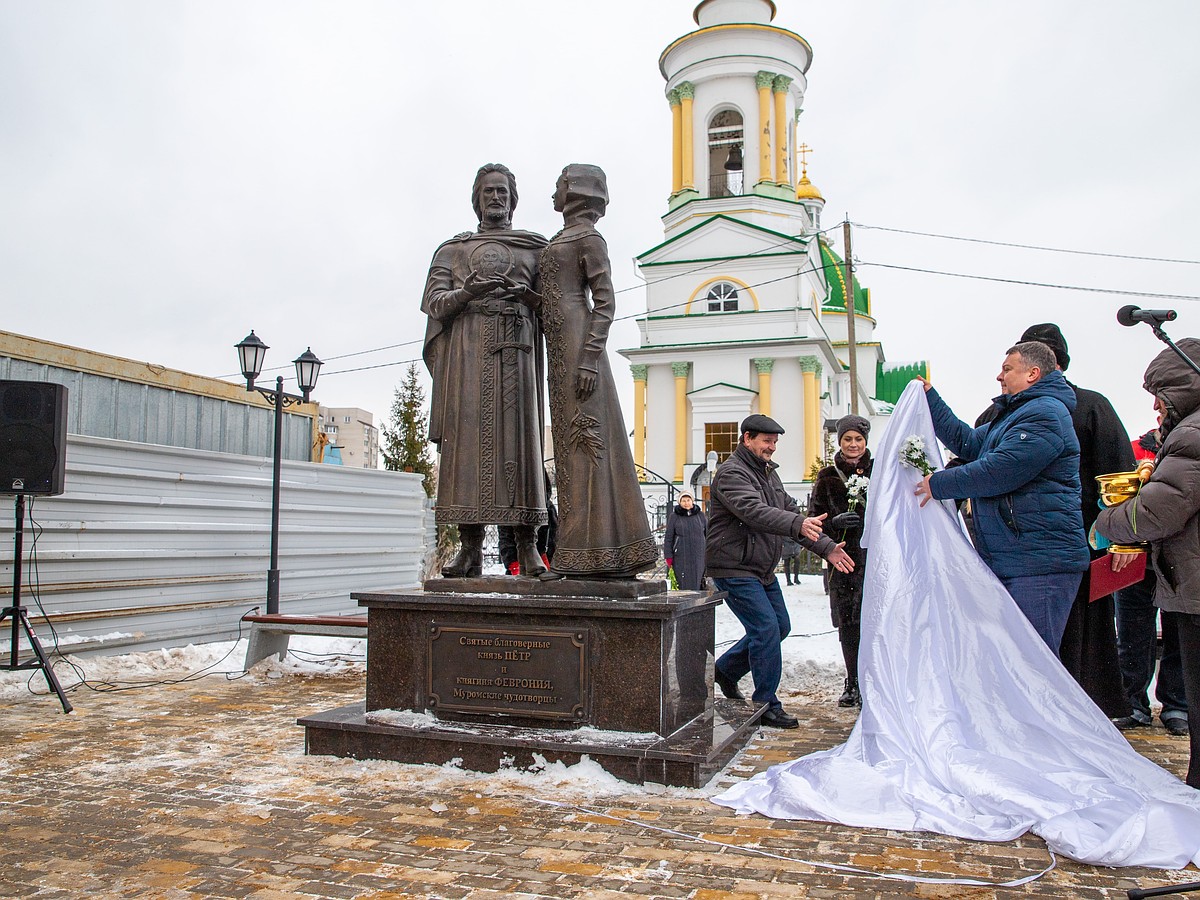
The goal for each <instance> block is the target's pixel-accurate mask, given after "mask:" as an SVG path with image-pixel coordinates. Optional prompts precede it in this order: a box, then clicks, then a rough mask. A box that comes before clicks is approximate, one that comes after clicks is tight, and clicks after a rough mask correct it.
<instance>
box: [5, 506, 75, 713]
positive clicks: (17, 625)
mask: <svg viewBox="0 0 1200 900" xmlns="http://www.w3.org/2000/svg"><path fill="white" fill-rule="evenodd" d="M16 518H17V527H16V529H15V530H14V531H13V590H12V606H10V607H7V608H6V609H4V610H0V622H3V621H4V620H5V619H7V618H9V617H11V618H12V638H11V640H12V643H11V644H10V645H9V646H10V647H11V649H12V653H11V656H10V658H9V661H8V663H7V664H5V666H4V668H5V669H7V670H8V671H10V672H15V671H17V670H18V669H41V670H42V674H43V675H45V676H46V684H48V685H49V686H50V689H51V690H52V691H54V693H56V694H57V695H58V699H59V702H60V703H62V708H63V712H64V713H69V712H70V711H71V710H72V709H73V708H74V707H72V706H71V703H70V701H69V700H67V695H66V694H65V693H63V689H62V685H61V684H59V683H58V676H57V675H55V674H54V667H53V666H51V665H50V661H49V660H48V659H46V651H45V650H43V649H42V644H41V641H39V640H38V636H37V632H35V631H34V630H33V626H31V625H30V624H29V614H28V613H27V612H26V611H25V607H23V606H21V544H22V540H23V538H24V536H25V495H24V494H17V499H16ZM22 630H24V632H25V637H26V639H28V641H29V645H30V646H31V647H32V648H33V654H34V655H33V658H32V659H27V660H25V661H24V662H21V661H20V660H19V659H18V658H17V657H18V650H19V648H20V637H21V631H22Z"/></svg>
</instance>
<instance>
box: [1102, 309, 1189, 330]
mask: <svg viewBox="0 0 1200 900" xmlns="http://www.w3.org/2000/svg"><path fill="white" fill-rule="evenodd" d="M1178 317H1179V313H1177V312H1175V310H1173V309H1142V308H1141V307H1138V306H1132V305H1130V306H1122V307H1121V308H1120V309H1118V310H1117V321H1118V322H1120V323H1121V324H1122V325H1126V326H1132V325H1136V324H1137V323H1138V322H1149V323H1150V324H1151V325H1161V324H1162V323H1163V322H1174V321H1175V320H1176V319H1177V318H1178Z"/></svg>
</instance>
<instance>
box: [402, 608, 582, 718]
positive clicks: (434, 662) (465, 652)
mask: <svg viewBox="0 0 1200 900" xmlns="http://www.w3.org/2000/svg"><path fill="white" fill-rule="evenodd" d="M426 658H427V659H428V660H429V670H428V679H427V684H428V686H429V691H428V693H429V700H428V703H429V707H430V708H431V709H434V710H438V709H445V710H454V711H456V712H473V713H507V714H508V715H515V716H536V717H538V718H544V719H570V720H571V721H581V720H584V719H586V718H587V635H586V633H585V632H584V631H581V630H579V629H576V628H503V629H500V628H495V629H493V628H487V627H484V628H478V627H477V628H460V627H457V626H442V625H437V624H434V625H431V626H430V629H429V647H428V655H427V656H426Z"/></svg>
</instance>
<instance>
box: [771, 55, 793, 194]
mask: <svg viewBox="0 0 1200 900" xmlns="http://www.w3.org/2000/svg"><path fill="white" fill-rule="evenodd" d="M791 83H792V79H790V78H789V77H788V76H786V75H776V76H775V81H774V82H773V83H772V85H771V89H772V90H773V91H775V181H776V183H777V184H787V183H788V171H787V154H788V133H787V127H788V124H787V123H788V115H787V91H788V85H789V84H791Z"/></svg>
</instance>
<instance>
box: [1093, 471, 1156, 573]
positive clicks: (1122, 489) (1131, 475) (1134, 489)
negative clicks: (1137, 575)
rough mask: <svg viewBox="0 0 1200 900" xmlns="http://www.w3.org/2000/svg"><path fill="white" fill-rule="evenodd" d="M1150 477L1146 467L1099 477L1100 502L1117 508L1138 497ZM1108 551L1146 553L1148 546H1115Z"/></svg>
mask: <svg viewBox="0 0 1200 900" xmlns="http://www.w3.org/2000/svg"><path fill="white" fill-rule="evenodd" d="M1149 477H1150V470H1149V469H1147V468H1145V467H1139V468H1138V469H1137V470H1136V471H1134V472H1113V473H1112V474H1110V475H1097V476H1096V483H1097V484H1098V485H1099V486H1100V502H1101V503H1103V504H1104V505H1105V506H1117V505H1118V504H1121V503H1124V502H1125V501H1126V500H1128V499H1130V498H1131V497H1136V496H1137V494H1138V491H1140V490H1141V489H1142V485H1143V484H1145V483H1146V480H1147V479H1148V478H1149ZM1108 550H1109V552H1110V553H1145V552H1146V545H1145V544H1113V545H1111V546H1110V547H1109V548H1108Z"/></svg>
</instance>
